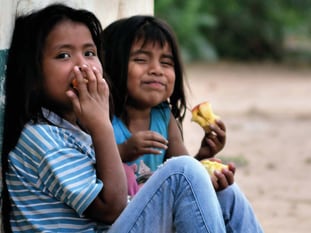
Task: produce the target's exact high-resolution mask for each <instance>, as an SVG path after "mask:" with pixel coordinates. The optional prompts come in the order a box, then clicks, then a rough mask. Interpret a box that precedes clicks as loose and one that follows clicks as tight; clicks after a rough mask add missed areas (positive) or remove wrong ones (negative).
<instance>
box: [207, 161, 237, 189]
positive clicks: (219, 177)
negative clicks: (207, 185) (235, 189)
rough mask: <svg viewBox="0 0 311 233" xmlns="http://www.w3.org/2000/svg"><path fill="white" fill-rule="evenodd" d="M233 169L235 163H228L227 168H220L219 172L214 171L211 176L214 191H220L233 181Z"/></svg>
mask: <svg viewBox="0 0 311 233" xmlns="http://www.w3.org/2000/svg"><path fill="white" fill-rule="evenodd" d="M235 169H236V168H235V165H234V164H233V163H229V164H228V169H222V170H221V172H219V171H215V172H214V176H212V177H211V179H212V183H213V186H214V188H215V190H216V192H218V191H221V190H223V189H225V188H227V187H228V186H229V185H231V184H233V183H234V173H235Z"/></svg>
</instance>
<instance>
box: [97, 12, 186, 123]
mask: <svg viewBox="0 0 311 233" xmlns="http://www.w3.org/2000/svg"><path fill="white" fill-rule="evenodd" d="M136 40H143V44H146V43H148V42H153V43H159V45H161V46H164V45H165V43H168V45H169V46H170V47H171V49H172V53H173V60H174V67H175V77H176V80H175V85H174V91H173V93H172V95H171V96H170V98H169V100H168V101H169V104H170V106H171V110H172V113H173V115H174V117H175V118H176V119H177V120H178V122H179V123H180V124H181V123H182V121H183V119H184V117H185V113H186V97H185V88H184V84H185V83H184V82H185V80H184V71H183V64H182V61H181V57H180V51H179V47H178V42H177V39H176V37H175V34H174V32H173V30H172V29H171V27H170V26H169V25H168V24H167V23H166V22H164V21H163V20H161V19H159V18H156V17H153V16H144V15H136V16H132V17H129V18H124V19H120V20H117V21H115V22H113V23H112V24H110V25H108V27H106V28H105V29H104V31H103V34H102V42H103V48H104V69H105V70H106V72H107V75H108V76H109V77H110V80H111V85H112V89H111V92H112V96H113V101H114V107H115V109H114V110H115V111H114V112H115V114H116V116H118V117H120V116H121V115H123V114H124V113H125V112H124V111H125V109H126V108H125V105H126V98H127V94H128V91H127V74H128V62H129V57H130V51H131V47H132V45H133V43H134V42H135V41H136Z"/></svg>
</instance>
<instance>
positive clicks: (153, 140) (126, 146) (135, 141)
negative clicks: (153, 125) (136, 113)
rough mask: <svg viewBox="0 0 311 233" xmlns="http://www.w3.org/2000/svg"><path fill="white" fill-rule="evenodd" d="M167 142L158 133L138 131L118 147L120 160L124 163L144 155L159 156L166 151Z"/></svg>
mask: <svg viewBox="0 0 311 233" xmlns="http://www.w3.org/2000/svg"><path fill="white" fill-rule="evenodd" d="M167 144H168V141H167V140H166V139H165V138H164V137H163V136H162V135H160V134H159V133H157V132H153V131H149V130H148V131H140V132H137V133H134V134H132V136H131V137H130V138H129V139H128V140H127V141H125V142H124V143H123V144H120V145H118V147H119V152H120V155H121V158H122V160H123V161H124V162H130V161H133V160H135V159H137V158H139V157H140V156H142V155H144V154H155V155H157V154H161V153H162V151H161V150H166V149H167Z"/></svg>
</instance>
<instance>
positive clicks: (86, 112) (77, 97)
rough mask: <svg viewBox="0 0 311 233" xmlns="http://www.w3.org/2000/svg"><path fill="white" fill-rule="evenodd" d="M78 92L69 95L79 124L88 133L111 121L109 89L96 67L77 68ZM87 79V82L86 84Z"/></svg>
mask: <svg viewBox="0 0 311 233" xmlns="http://www.w3.org/2000/svg"><path fill="white" fill-rule="evenodd" d="M73 72H74V74H75V78H76V80H77V83H78V85H77V87H76V91H77V93H76V92H75V91H73V90H68V91H67V95H68V97H69V98H70V99H71V101H72V104H73V110H74V112H75V115H76V117H77V119H78V120H79V123H80V124H82V126H83V127H85V128H86V129H87V130H88V131H92V130H93V129H96V126H97V125H98V124H101V122H102V123H103V124H104V123H107V121H109V88H108V84H107V83H106V81H105V79H104V78H103V76H102V74H101V72H100V71H99V70H98V69H97V68H95V67H89V66H87V65H83V66H82V67H78V66H75V67H74V70H73ZM85 79H87V82H85Z"/></svg>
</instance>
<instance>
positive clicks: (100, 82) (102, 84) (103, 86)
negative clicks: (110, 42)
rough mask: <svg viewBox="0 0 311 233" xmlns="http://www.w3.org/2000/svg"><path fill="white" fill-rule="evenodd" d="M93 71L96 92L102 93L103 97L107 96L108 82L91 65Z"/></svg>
mask: <svg viewBox="0 0 311 233" xmlns="http://www.w3.org/2000/svg"><path fill="white" fill-rule="evenodd" d="M92 69H93V72H94V74H95V77H96V80H97V91H98V93H104V96H105V97H108V96H109V87H108V84H107V82H106V80H105V78H104V77H103V75H102V73H101V72H100V71H99V70H98V69H97V68H96V67H95V66H93V67H92Z"/></svg>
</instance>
